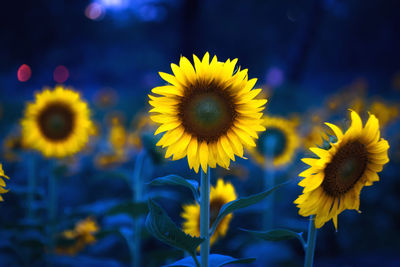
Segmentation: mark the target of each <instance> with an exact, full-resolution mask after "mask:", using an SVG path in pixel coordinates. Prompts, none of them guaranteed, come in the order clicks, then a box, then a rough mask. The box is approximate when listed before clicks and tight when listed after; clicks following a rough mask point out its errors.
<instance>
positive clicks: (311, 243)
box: [304, 215, 317, 267]
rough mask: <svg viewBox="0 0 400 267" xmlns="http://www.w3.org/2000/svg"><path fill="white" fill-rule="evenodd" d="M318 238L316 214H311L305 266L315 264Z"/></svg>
mask: <svg viewBox="0 0 400 267" xmlns="http://www.w3.org/2000/svg"><path fill="white" fill-rule="evenodd" d="M316 240H317V229H316V228H315V215H311V216H310V222H309V225H308V237H307V245H306V257H305V260H304V267H311V266H313V262H314V251H315V244H316Z"/></svg>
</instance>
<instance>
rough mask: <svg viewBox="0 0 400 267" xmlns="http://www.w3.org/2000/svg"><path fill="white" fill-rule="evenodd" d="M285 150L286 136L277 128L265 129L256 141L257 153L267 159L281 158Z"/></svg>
mask: <svg viewBox="0 0 400 267" xmlns="http://www.w3.org/2000/svg"><path fill="white" fill-rule="evenodd" d="M286 148H287V138H286V134H285V133H284V132H283V131H282V130H281V129H278V128H267V130H266V131H265V132H262V133H261V134H260V136H259V138H258V139H257V149H258V151H259V152H260V153H261V154H263V155H265V156H266V157H267V158H276V157H278V156H281V155H282V154H283V153H284V152H285V150H286Z"/></svg>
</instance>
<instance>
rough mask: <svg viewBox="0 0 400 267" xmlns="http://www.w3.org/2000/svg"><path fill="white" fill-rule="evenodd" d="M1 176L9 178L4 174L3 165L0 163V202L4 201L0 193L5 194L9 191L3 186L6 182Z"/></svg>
mask: <svg viewBox="0 0 400 267" xmlns="http://www.w3.org/2000/svg"><path fill="white" fill-rule="evenodd" d="M2 178H6V179H10V178H9V177H8V176H7V175H5V174H4V170H3V165H2V164H1V163H0V202H1V201H4V200H3V197H2V196H1V194H5V193H7V192H8V191H9V190H7V189H5V188H4V187H5V186H6V182H5V181H4V180H3V179H2Z"/></svg>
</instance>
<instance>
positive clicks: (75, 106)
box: [21, 85, 92, 158]
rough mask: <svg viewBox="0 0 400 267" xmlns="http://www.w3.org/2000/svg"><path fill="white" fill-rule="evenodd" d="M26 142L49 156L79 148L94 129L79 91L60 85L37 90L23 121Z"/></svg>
mask: <svg viewBox="0 0 400 267" xmlns="http://www.w3.org/2000/svg"><path fill="white" fill-rule="evenodd" d="M21 125H22V137H23V140H24V143H25V144H26V145H27V146H29V147H31V148H34V149H36V150H39V151H40V152H42V154H43V155H45V156H46V157H58V158H62V157H65V156H70V155H73V154H75V153H77V152H78V151H80V150H81V149H82V148H83V147H84V146H85V145H86V143H87V142H88V140H89V136H90V133H91V129H92V121H91V120H90V111H89V108H88V105H87V103H86V102H84V101H83V100H82V99H81V96H80V94H79V93H77V92H75V91H73V90H72V89H70V88H64V87H63V86H61V85H59V86H56V87H55V88H54V90H51V89H50V88H44V90H43V91H42V92H40V93H36V95H35V102H33V103H28V104H27V106H26V109H25V116H24V118H23V119H22V121H21Z"/></svg>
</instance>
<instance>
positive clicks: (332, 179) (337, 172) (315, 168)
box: [294, 111, 389, 229]
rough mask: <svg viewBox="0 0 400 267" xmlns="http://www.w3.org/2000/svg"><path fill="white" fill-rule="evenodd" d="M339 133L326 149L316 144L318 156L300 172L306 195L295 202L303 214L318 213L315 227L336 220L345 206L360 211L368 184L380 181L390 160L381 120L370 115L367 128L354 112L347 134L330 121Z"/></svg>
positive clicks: (335, 222)
mask: <svg viewBox="0 0 400 267" xmlns="http://www.w3.org/2000/svg"><path fill="white" fill-rule="evenodd" d="M326 125H328V126H329V127H330V128H331V129H332V131H333V132H334V133H335V135H336V139H337V141H336V142H334V141H333V142H330V143H329V146H330V147H326V148H317V147H312V148H310V150H311V151H312V152H313V153H315V154H316V155H317V157H318V158H304V159H303V160H302V161H303V162H304V163H306V164H308V165H310V166H311V167H310V168H309V169H307V170H305V171H303V172H302V173H300V174H299V176H301V177H305V178H304V179H303V180H302V181H301V182H300V183H299V185H300V186H302V187H304V189H303V194H302V195H300V196H299V197H298V198H297V199H296V200H295V201H294V203H295V204H297V207H298V208H299V209H300V210H299V214H300V215H302V216H310V215H316V218H315V227H317V228H320V227H322V226H323V225H324V224H325V222H327V221H329V220H330V219H332V220H333V223H334V225H335V228H336V229H337V216H338V214H340V213H341V212H342V211H344V210H345V209H354V210H359V206H360V192H361V189H362V188H363V187H364V186H370V185H372V183H373V182H375V181H379V176H378V174H377V173H378V172H380V171H382V168H383V165H384V164H385V163H387V162H388V161H389V158H388V156H387V151H388V149H389V144H388V142H387V141H386V140H384V139H381V138H380V130H379V121H378V119H377V118H376V117H375V115H372V114H370V115H369V119H368V121H367V124H366V125H365V127H363V125H362V121H361V118H360V116H359V115H358V114H357V113H356V112H355V111H351V126H350V128H349V129H348V130H347V131H346V132H345V133H344V134H343V133H342V130H341V129H340V128H339V127H337V126H336V125H334V124H330V123H326Z"/></svg>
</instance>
